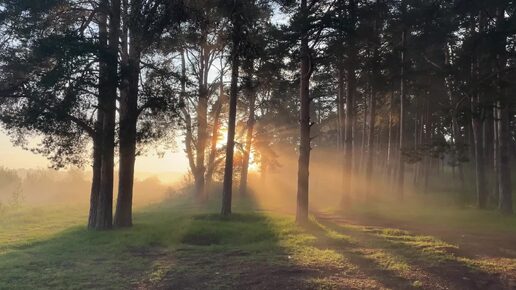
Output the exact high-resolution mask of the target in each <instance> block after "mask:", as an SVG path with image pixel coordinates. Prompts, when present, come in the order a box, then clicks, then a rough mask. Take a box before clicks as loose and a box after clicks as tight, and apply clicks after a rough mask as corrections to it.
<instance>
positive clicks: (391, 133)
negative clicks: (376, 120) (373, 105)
mask: <svg viewBox="0 0 516 290" xmlns="http://www.w3.org/2000/svg"><path fill="white" fill-rule="evenodd" d="M393 118H394V94H393V93H391V94H390V96H389V121H388V128H387V157H386V158H387V161H386V178H387V180H388V182H391V176H392V172H393V170H394V168H393V167H394V165H393V151H392V150H393V147H394V131H393V125H394V124H393Z"/></svg>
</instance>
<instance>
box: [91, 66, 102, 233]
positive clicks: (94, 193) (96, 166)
mask: <svg viewBox="0 0 516 290" xmlns="http://www.w3.org/2000/svg"><path fill="white" fill-rule="evenodd" d="M99 67H100V66H99ZM101 70H102V69H101ZM100 102H101V101H100V100H99V108H97V121H96V122H95V136H93V166H92V171H93V173H92V178H91V194H90V212H89V217H88V229H94V228H95V225H96V223H97V209H98V206H99V191H100V180H101V179H100V178H101V174H102V126H103V121H104V120H103V119H104V112H103V110H102V109H101V108H100Z"/></svg>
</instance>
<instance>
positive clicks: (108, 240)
mask: <svg viewBox="0 0 516 290" xmlns="http://www.w3.org/2000/svg"><path fill="white" fill-rule="evenodd" d="M236 208H237V211H246V212H247V213H238V212H237V213H236V214H234V215H232V216H231V217H230V218H220V217H219V215H218V214H215V213H213V212H215V207H214V205H208V206H202V207H199V206H195V205H192V203H191V202H190V201H189V200H188V199H179V200H175V201H174V202H168V203H164V204H160V205H155V206H152V207H149V208H146V209H141V210H138V211H137V213H136V214H135V217H134V220H135V225H134V227H133V228H130V229H122V230H114V231H104V232H93V231H88V230H86V229H85V226H84V224H85V221H86V215H85V212H87V209H86V208H84V207H61V208H47V209H42V208H26V209H19V210H16V211H14V212H8V213H6V214H4V215H3V216H2V217H1V219H2V221H1V222H0V233H1V234H0V289H84V288H97V289H127V288H130V287H135V286H136V285H139V284H140V283H150V284H152V283H154V282H156V281H159V280H160V279H162V278H163V277H164V276H165V275H166V274H167V272H170V271H175V272H177V273H179V274H182V273H183V274H184V273H186V272H191V271H195V270H193V269H195V268H194V267H192V266H185V265H184V263H177V264H176V265H173V264H174V263H175V260H177V259H179V260H180V259H184V260H185V261H187V262H188V261H192V260H195V259H196V257H202V256H210V255H213V254H214V253H229V254H228V256H233V255H235V256H237V257H239V258H238V259H239V262H242V261H244V262H245V260H252V261H253V263H254V262H263V263H266V264H267V263H272V264H274V263H279V264H281V263H287V264H288V263H289V262H290V261H303V262H305V263H307V264H310V263H313V261H312V260H321V259H327V258H328V257H329V254H327V253H325V254H324V256H320V255H319V254H320V253H324V251H318V250H317V249H316V248H315V247H313V246H312V245H311V244H312V242H313V240H314V238H313V237H311V236H310V235H308V234H306V233H304V232H303V231H302V230H301V229H299V228H298V227H297V226H295V224H294V222H293V219H292V218H291V217H285V216H279V215H275V214H270V213H263V212H259V211H254V210H252V209H250V208H249V202H248V201H245V202H241V203H240V204H238V205H237V206H236ZM286 249H288V251H289V254H285V250H286ZM309 252H310V255H308V253H309ZM235 253H236V254H235ZM242 253H243V254H242ZM311 254H314V255H311ZM277 257H281V259H278V258H277ZM280 260H281V261H280ZM197 268H198V269H204V268H202V267H197ZM199 271H200V270H199ZM195 274H202V273H189V275H195ZM221 283H223V282H221ZM221 285H222V284H221ZM221 288H224V287H221Z"/></svg>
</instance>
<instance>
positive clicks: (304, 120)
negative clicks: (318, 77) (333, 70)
mask: <svg viewBox="0 0 516 290" xmlns="http://www.w3.org/2000/svg"><path fill="white" fill-rule="evenodd" d="M300 12H301V15H302V17H303V19H304V21H305V22H306V21H308V9H307V3H306V0H301V7H300ZM307 26H308V25H307V23H305V25H304V28H303V32H302V34H301V51H300V56H301V65H300V85H299V94H300V106H301V108H300V118H299V135H300V139H299V160H298V172H297V211H296V222H297V223H300V224H303V223H306V222H307V221H308V190H309V167H310V150H311V148H310V126H311V123H310V103H311V100H310V76H311V73H312V68H311V67H310V66H311V64H310V60H311V59H310V48H309V47H308V30H307Z"/></svg>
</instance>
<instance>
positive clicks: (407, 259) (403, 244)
mask: <svg viewBox="0 0 516 290" xmlns="http://www.w3.org/2000/svg"><path fill="white" fill-rule="evenodd" d="M322 224H323V225H324V226H325V227H327V228H328V229H330V230H333V231H337V232H339V233H343V234H346V235H349V236H350V237H356V238H357V239H358V240H360V241H362V243H364V242H365V243H366V244H367V246H368V247H370V248H372V249H373V250H377V251H378V250H379V251H382V252H386V253H388V254H389V255H390V256H392V257H395V258H396V259H397V260H398V261H401V262H402V263H405V264H406V265H408V266H409V268H410V269H418V270H420V271H423V273H424V274H425V275H426V278H427V279H428V278H430V280H429V282H430V283H435V285H436V286H437V285H438V284H439V283H442V284H444V285H441V286H444V287H451V288H453V289H509V287H508V286H507V285H506V283H505V282H504V281H503V280H501V279H500V277H499V275H494V274H492V273H489V272H486V271H483V270H481V269H479V268H474V267H473V266H472V265H471V264H468V263H466V262H465V261H467V260H468V259H466V258H463V257H460V256H457V255H456V250H457V249H456V247H454V246H453V245H449V244H446V243H444V242H442V241H439V240H437V239H435V238H433V237H430V236H418V235H414V234H412V233H410V232H408V231H402V230H396V229H385V228H367V227H356V226H355V227H349V226H346V225H341V224H336V223H332V222H329V221H327V220H325V221H324V222H323V223H322ZM414 277H417V275H416V276H414ZM423 278H425V277H424V276H423V277H421V279H423ZM436 288H437V287H436Z"/></svg>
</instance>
